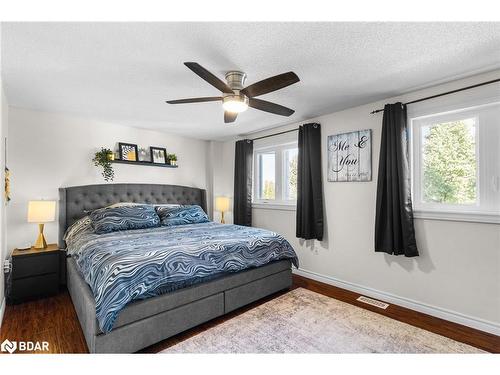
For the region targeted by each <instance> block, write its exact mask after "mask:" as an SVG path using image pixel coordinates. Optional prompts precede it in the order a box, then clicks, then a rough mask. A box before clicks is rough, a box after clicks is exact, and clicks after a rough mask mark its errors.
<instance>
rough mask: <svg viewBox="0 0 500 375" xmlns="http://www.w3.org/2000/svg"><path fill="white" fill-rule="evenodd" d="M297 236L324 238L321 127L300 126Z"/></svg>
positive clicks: (315, 125)
mask: <svg viewBox="0 0 500 375" xmlns="http://www.w3.org/2000/svg"><path fill="white" fill-rule="evenodd" d="M296 224H297V227H296V236H297V237H298V238H303V239H306V240H310V239H317V240H319V241H321V240H322V239H323V183H322V180H321V125H320V124H305V125H303V126H300V127H299V158H298V166H297V222H296Z"/></svg>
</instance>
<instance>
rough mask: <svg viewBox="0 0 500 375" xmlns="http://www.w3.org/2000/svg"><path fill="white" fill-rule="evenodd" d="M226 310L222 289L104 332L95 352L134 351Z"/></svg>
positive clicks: (98, 338)
mask: <svg viewBox="0 0 500 375" xmlns="http://www.w3.org/2000/svg"><path fill="white" fill-rule="evenodd" d="M223 314H224V294H223V293H218V294H215V295H213V296H210V297H206V298H203V299H200V300H198V301H195V302H191V303H189V304H187V305H184V306H180V307H177V308H175V309H172V310H168V311H165V312H163V313H160V314H157V315H154V316H151V317H149V318H147V319H143V320H139V321H137V322H134V323H131V324H128V325H126V326H123V327H119V328H117V329H114V330H112V331H111V332H110V333H109V334H107V335H106V334H100V335H98V336H96V338H95V348H94V350H92V348H91V352H92V351H95V352H97V353H133V352H135V351H137V350H139V349H142V348H145V347H147V346H149V345H152V344H154V343H157V342H158V341H161V340H163V339H166V338H168V337H171V336H174V335H176V334H178V333H180V332H183V331H185V330H187V329H189V328H192V327H195V326H197V325H199V324H201V323H204V322H207V321H209V320H211V319H213V318H216V317H218V316H221V315H223Z"/></svg>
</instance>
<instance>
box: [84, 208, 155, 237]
mask: <svg viewBox="0 0 500 375" xmlns="http://www.w3.org/2000/svg"><path fill="white" fill-rule="evenodd" d="M90 220H92V227H93V228H94V233H96V234H103V233H110V232H116V231H118V230H129V229H144V228H153V227H157V226H158V225H159V224H160V218H159V217H158V214H157V213H156V211H155V209H154V207H153V206H149V205H141V206H121V207H114V208H100V209H98V210H94V211H92V213H91V214H90Z"/></svg>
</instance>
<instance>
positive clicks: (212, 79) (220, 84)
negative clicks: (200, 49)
mask: <svg viewBox="0 0 500 375" xmlns="http://www.w3.org/2000/svg"><path fill="white" fill-rule="evenodd" d="M184 65H186V66H187V67H188V68H189V69H191V70H192V71H193V72H194V73H196V74H198V75H199V76H200V77H201V78H203V79H204V80H205V81H207V82H208V83H210V84H211V85H212V86H214V87H216V88H218V89H219V90H220V91H222V92H224V93H226V94H234V92H233V90H231V87H229V86H228V85H227V84H226V83H225V82H224V81H222V80H220V79H219V78H217V77H216V76H214V75H213V74H212V73H210V72H209V71H208V70H206V69H205V68H204V67H202V66H201V65H200V64H198V63H195V62H185V63H184Z"/></svg>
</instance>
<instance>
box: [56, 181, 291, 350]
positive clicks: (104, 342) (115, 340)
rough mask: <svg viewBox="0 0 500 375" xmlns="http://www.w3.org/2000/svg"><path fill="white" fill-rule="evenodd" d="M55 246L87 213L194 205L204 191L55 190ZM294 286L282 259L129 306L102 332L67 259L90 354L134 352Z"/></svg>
mask: <svg viewBox="0 0 500 375" xmlns="http://www.w3.org/2000/svg"><path fill="white" fill-rule="evenodd" d="M59 195H60V201H59V245H60V246H61V248H65V244H64V241H63V236H64V232H65V231H66V229H67V228H68V227H69V226H70V225H71V224H73V223H74V222H75V221H76V220H78V219H80V218H81V217H83V216H84V215H85V213H86V212H88V211H90V210H93V209H96V208H100V207H104V206H107V205H110V204H113V203H118V202H137V203H180V204H198V205H200V206H201V207H202V208H203V209H204V210H205V211H206V210H207V208H206V207H207V206H206V193H205V190H203V189H198V188H192V187H186V186H177V185H155V184H106V185H87V186H73V187H66V188H60V189H59ZM291 284H292V273H291V262H290V261H289V260H282V261H277V262H273V263H270V264H268V265H265V266H263V267H258V268H253V269H249V270H246V271H242V272H238V273H234V274H230V275H226V276H223V277H221V278H217V279H215V280H211V281H208V282H205V283H202V284H198V285H196V286H192V287H189V288H184V289H180V290H177V291H175V292H172V293H167V294H164V295H160V296H157V297H153V298H149V299H146V300H141V301H136V302H132V303H130V304H129V305H127V306H126V307H125V309H123V310H122V311H121V312H120V315H119V316H118V318H117V320H116V322H115V325H114V328H113V330H112V331H111V332H109V333H107V334H103V333H102V332H101V331H100V329H99V325H98V324H97V320H96V316H95V300H94V296H93V294H92V291H91V290H90V287H89V286H88V284H87V283H86V282H85V280H84V279H83V277H82V275H81V274H80V272H79V271H78V269H77V267H76V264H75V261H74V260H73V259H72V258H70V257H68V258H67V286H68V290H69V293H70V295H71V299H72V301H73V305H74V306H75V309H76V312H77V315H78V319H79V321H80V325H81V327H82V330H83V334H84V336H85V340H86V341H87V346H88V348H89V351H90V352H91V353H132V352H136V351H138V350H140V349H142V348H145V347H147V346H149V345H152V344H154V343H157V342H159V341H161V340H164V339H166V338H168V337H171V336H173V335H176V334H177V333H180V332H182V331H185V330H186V329H189V328H192V327H194V326H196V325H199V324H201V323H204V322H206V321H208V320H211V319H213V318H216V317H218V316H221V315H223V314H225V313H228V312H230V311H233V310H235V309H237V308H239V307H241V306H244V305H246V304H248V303H250V302H253V301H256V300H258V299H260V298H263V297H265V296H267V295H269V294H272V293H275V292H278V291H280V290H283V289H287V288H289V287H290V286H291Z"/></svg>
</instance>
